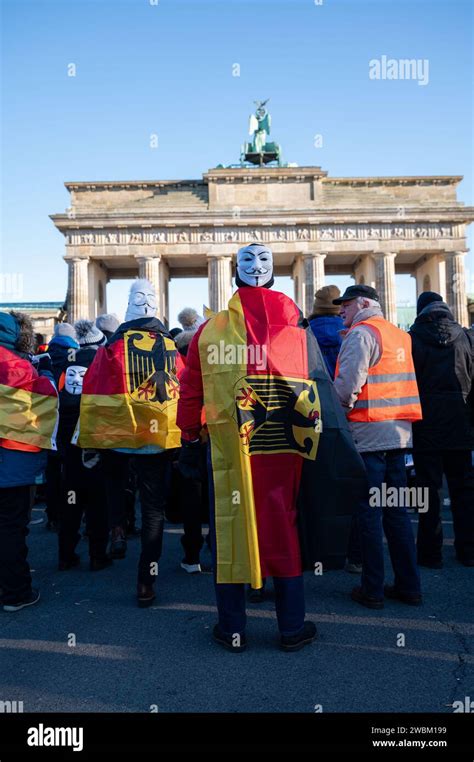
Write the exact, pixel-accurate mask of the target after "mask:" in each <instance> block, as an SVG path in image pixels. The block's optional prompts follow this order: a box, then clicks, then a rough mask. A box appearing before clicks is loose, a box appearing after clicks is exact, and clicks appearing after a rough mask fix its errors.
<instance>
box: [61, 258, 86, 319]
mask: <svg viewBox="0 0 474 762" xmlns="http://www.w3.org/2000/svg"><path fill="white" fill-rule="evenodd" d="M66 261H67V264H68V268H69V272H68V298H67V315H68V321H69V322H70V323H75V321H76V320H79V318H88V317H89V272H88V269H89V257H72V258H71V259H67V260H66Z"/></svg>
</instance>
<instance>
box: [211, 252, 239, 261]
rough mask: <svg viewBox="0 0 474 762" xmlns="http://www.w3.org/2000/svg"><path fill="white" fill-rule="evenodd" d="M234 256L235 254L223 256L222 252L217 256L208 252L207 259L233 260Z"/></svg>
mask: <svg viewBox="0 0 474 762" xmlns="http://www.w3.org/2000/svg"><path fill="white" fill-rule="evenodd" d="M233 256H234V255H233V254H223V253H222V252H217V253H216V254H214V253H213V252H208V253H207V254H206V257H207V259H232V257H233Z"/></svg>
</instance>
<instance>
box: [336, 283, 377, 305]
mask: <svg viewBox="0 0 474 762" xmlns="http://www.w3.org/2000/svg"><path fill="white" fill-rule="evenodd" d="M358 296H363V297H364V298H365V299H375V301H376V302H379V301H380V299H379V295H378V293H377V292H376V290H375V288H372V286H363V285H359V286H349V288H346V290H345V291H344V293H343V294H342V295H341V296H339V297H338V298H337V299H333V300H332V303H333V304H342V302H348V301H349V300H350V299H357V297H358Z"/></svg>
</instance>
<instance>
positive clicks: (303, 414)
mask: <svg viewBox="0 0 474 762" xmlns="http://www.w3.org/2000/svg"><path fill="white" fill-rule="evenodd" d="M235 410H236V421H237V424H238V427H239V436H240V440H241V446H242V448H243V450H244V452H246V453H247V454H249V455H254V454H257V453H258V454H268V455H270V454H272V453H277V452H292V453H298V454H299V455H301V456H302V457H304V458H309V459H310V460H314V459H315V458H316V453H317V449H318V442H319V435H320V433H321V430H322V421H321V405H320V401H319V395H318V390H317V387H316V383H315V382H314V381H311V380H304V379H296V378H286V377H283V376H272V375H255V376H246V377H244V378H242V379H240V380H239V381H238V383H237V384H236V386H235Z"/></svg>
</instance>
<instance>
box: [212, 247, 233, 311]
mask: <svg viewBox="0 0 474 762" xmlns="http://www.w3.org/2000/svg"><path fill="white" fill-rule="evenodd" d="M207 272H208V279H209V306H210V308H211V310H213V312H220V310H225V309H226V307H227V304H228V302H229V299H230V297H231V296H232V256H231V255H230V254H221V255H218V256H208V259H207Z"/></svg>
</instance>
